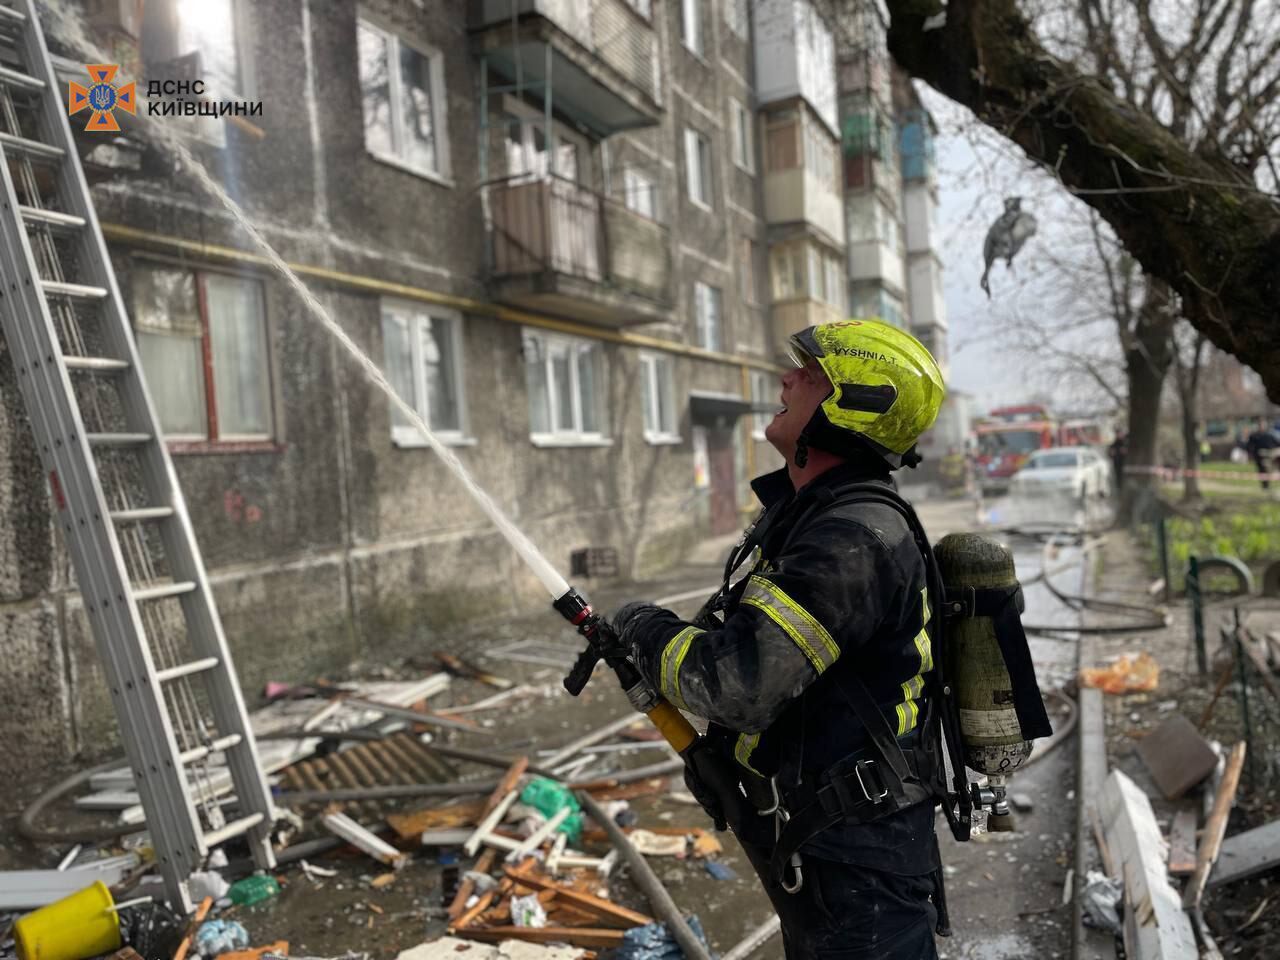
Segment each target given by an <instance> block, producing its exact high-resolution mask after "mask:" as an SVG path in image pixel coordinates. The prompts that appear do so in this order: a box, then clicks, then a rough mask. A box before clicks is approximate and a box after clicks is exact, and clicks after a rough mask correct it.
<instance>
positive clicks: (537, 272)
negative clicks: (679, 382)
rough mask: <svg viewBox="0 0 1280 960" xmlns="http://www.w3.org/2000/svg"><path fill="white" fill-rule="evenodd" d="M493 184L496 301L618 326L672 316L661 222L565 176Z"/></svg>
mask: <svg viewBox="0 0 1280 960" xmlns="http://www.w3.org/2000/svg"><path fill="white" fill-rule="evenodd" d="M487 190H488V195H489V209H490V217H491V223H490V240H491V254H492V261H491V267H490V274H489V282H490V288H491V293H492V295H493V298H494V299H495V300H498V301H500V302H502V303H507V304H510V305H512V306H516V307H523V308H526V309H529V310H536V311H538V312H542V313H552V314H556V315H558V316H564V317H571V318H573V319H577V320H583V321H586V322H588V323H594V324H598V325H600V326H606V327H615V328H617V327H624V326H629V325H631V324H638V323H653V322H654V321H658V320H666V319H669V318H670V314H671V309H672V301H671V292H670V286H671V283H670V277H671V256H670V251H671V247H670V242H669V240H668V236H667V228H666V227H664V226H663V225H662V224H660V223H657V222H656V221H654V220H650V219H649V218H648V217H644V216H641V215H640V214H638V213H634V212H632V211H631V210H628V209H627V208H626V207H624V206H622V205H621V204H619V203H617V202H615V201H613V200H610V199H609V198H607V197H603V196H601V195H600V194H597V193H595V192H594V191H591V190H588V189H586V188H585V187H582V186H580V185H578V184H577V183H574V182H573V181H571V180H566V179H563V178H561V177H550V176H548V177H543V178H539V179H531V178H529V177H527V176H522V177H513V178H508V179H505V180H498V181H494V182H492V183H490V184H488V185H487Z"/></svg>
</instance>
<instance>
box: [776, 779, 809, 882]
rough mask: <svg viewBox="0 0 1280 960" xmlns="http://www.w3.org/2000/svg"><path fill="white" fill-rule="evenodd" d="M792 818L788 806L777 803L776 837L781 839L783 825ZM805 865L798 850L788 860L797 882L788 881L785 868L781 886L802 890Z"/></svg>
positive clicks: (780, 879)
mask: <svg viewBox="0 0 1280 960" xmlns="http://www.w3.org/2000/svg"><path fill="white" fill-rule="evenodd" d="M773 789H774V794H775V795H776V794H777V790H778V788H777V786H776V785H775V786H774V788H773ZM790 819H791V814H790V813H788V812H787V808H786V807H784V806H782V804H781V803H779V804H778V805H777V813H776V814H775V819H774V834H773V835H774V838H775V839H781V837H782V827H783V825H784V824H786V823H787V822H788V821H789V820H790ZM803 865H804V861H803V860H801V859H800V851H799V850H797V851H796V852H795V853H793V854H792V855H791V859H790V860H788V861H787V866H788V867H790V868H791V872H792V873H793V874H794V875H795V878H796V879H795V882H794V883H787V874H786V871H785V870H783V873H782V876H781V877H779V878H778V884H779V886H781V887H782V889H783V890H785V891H786V892H787V893H790V894H797V893H799V892H800V889H801V888H802V887H803V886H804V870H803Z"/></svg>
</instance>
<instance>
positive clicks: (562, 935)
mask: <svg viewBox="0 0 1280 960" xmlns="http://www.w3.org/2000/svg"><path fill="white" fill-rule="evenodd" d="M467 936H468V937H471V938H472V939H473V940H486V941H490V942H493V943H501V942H502V941H503V940H525V941H527V942H529V943H571V944H573V945H574V946H575V947H620V946H622V936H623V932H622V931H621V930H606V929H601V928H596V927H515V926H503V927H473V928H471V929H469V930H467Z"/></svg>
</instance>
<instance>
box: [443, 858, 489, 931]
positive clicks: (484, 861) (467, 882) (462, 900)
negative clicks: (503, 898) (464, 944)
mask: <svg viewBox="0 0 1280 960" xmlns="http://www.w3.org/2000/svg"><path fill="white" fill-rule="evenodd" d="M497 856H498V853H497V851H496V850H494V849H493V848H492V847H490V848H489V849H487V850H485V852H484V853H482V854H480V859H479V860H477V861H476V865H475V866H474V867H473V868H472V870H473V871H474V872H475V873H488V872H489V871H490V870H492V869H493V861H494V860H495V859H497ZM475 890H476V882H475V881H474V880H472V879H471V878H470V877H464V878H463V880H462V883H460V884H458V892H457V893H456V894H455V895H454V898H453V902H452V903H451V904H449V908H448V910H446V911H445V912H446V914H447V915H448V917H449V920H450V921H453V920H457V919H458V917H460V916H462V911H463V910H465V909H466V908H467V901H468V900H470V899H471V894H473V893H475Z"/></svg>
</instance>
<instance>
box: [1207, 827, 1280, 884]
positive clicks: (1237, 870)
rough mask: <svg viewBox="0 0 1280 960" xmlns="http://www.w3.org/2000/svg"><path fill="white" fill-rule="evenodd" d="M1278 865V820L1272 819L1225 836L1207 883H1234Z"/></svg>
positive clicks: (1279, 836)
mask: <svg viewBox="0 0 1280 960" xmlns="http://www.w3.org/2000/svg"><path fill="white" fill-rule="evenodd" d="M1277 866H1280V820H1273V821H1271V822H1270V823H1266V824H1263V825H1262V826H1260V827H1255V828H1254V829H1252V830H1246V831H1245V832H1244V833H1237V834H1236V835H1235V836H1234V837H1227V838H1226V839H1224V840H1223V841H1222V849H1221V851H1220V852H1219V854H1218V863H1217V865H1216V866H1215V867H1214V868H1213V871H1212V872H1211V873H1210V874H1209V882H1208V884H1207V885H1208V886H1210V887H1216V886H1218V885H1220V884H1223V883H1233V882H1234V881H1236V880H1244V879H1246V878H1247V877H1252V876H1254V875H1256V874H1259V873H1263V872H1264V871H1267V870H1270V869H1272V868H1274V867H1277Z"/></svg>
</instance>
